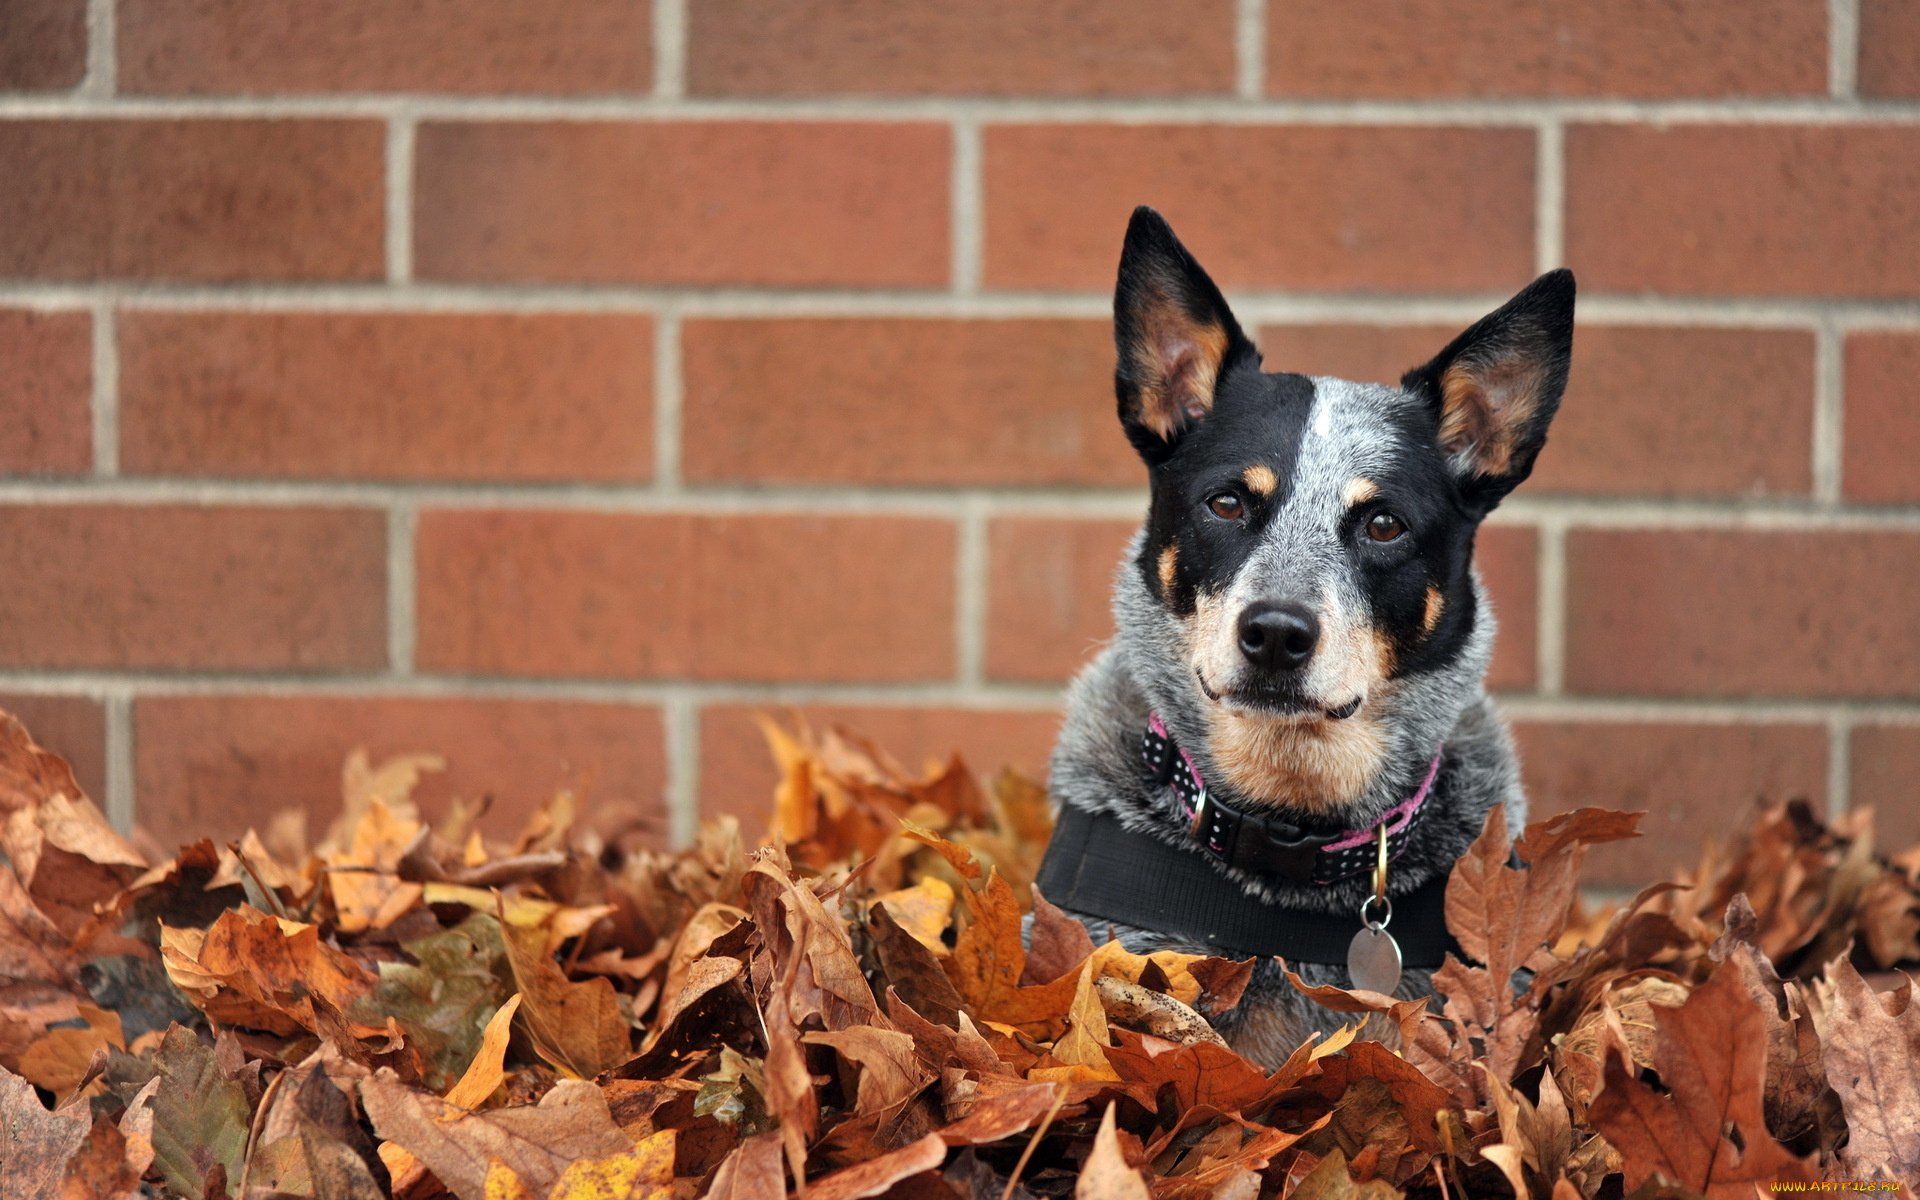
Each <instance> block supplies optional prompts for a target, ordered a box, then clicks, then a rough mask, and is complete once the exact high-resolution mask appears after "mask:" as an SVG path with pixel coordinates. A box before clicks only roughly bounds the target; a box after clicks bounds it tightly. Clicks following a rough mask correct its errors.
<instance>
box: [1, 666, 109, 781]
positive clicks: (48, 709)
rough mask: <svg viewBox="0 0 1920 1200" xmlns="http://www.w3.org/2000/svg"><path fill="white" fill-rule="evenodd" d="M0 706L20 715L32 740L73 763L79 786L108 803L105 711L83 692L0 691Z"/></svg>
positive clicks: (74, 776)
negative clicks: (78, 694) (83, 694)
mask: <svg viewBox="0 0 1920 1200" xmlns="http://www.w3.org/2000/svg"><path fill="white" fill-rule="evenodd" d="M0 709H5V710H6V711H8V712H10V713H12V714H13V715H14V716H16V717H19V718H20V723H21V724H23V725H25V726H26V727H27V732H29V733H31V734H32V735H33V740H34V741H36V742H39V743H40V744H41V745H42V746H45V747H46V748H47V749H49V750H51V751H53V752H54V753H55V754H58V755H59V756H60V757H61V758H64V759H66V760H67V762H68V763H70V764H71V765H72V766H73V778H74V780H75V782H77V783H79V785H80V790H81V791H83V792H85V793H86V794H87V795H88V796H90V797H91V798H92V799H93V802H94V803H95V804H98V805H99V806H100V807H101V808H103V809H104V808H105V807H106V803H107V712H106V709H105V708H104V707H102V706H101V704H100V702H99V701H98V700H92V699H88V698H87V697H85V696H46V695H31V694H27V693H24V692H7V693H4V694H0Z"/></svg>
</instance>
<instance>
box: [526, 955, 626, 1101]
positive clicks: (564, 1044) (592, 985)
mask: <svg viewBox="0 0 1920 1200" xmlns="http://www.w3.org/2000/svg"><path fill="white" fill-rule="evenodd" d="M501 932H502V933H503V935H504V937H505V941H506V947H507V962H508V964H509V965H510V966H512V968H513V978H514V985H515V986H516V987H518V988H519V989H520V995H521V998H522V999H521V1005H520V1023H521V1027H522V1028H524V1029H525V1030H526V1031H527V1036H528V1037H529V1038H531V1039H532V1041H533V1048H534V1050H535V1051H536V1052H537V1053H538V1054H539V1055H540V1057H541V1058H544V1059H546V1060H547V1061H548V1062H549V1063H551V1064H553V1066H554V1067H556V1068H557V1069H559V1070H561V1071H564V1072H566V1073H567V1074H568V1075H570V1076H571V1077H573V1078H575V1079H592V1078H593V1077H594V1076H596V1075H598V1074H600V1073H601V1072H602V1071H610V1070H612V1069H613V1068H615V1067H617V1066H619V1065H620V1064H621V1063H623V1062H626V1061H627V1060H628V1059H629V1058H632V1057H633V1037H632V1033H633V1030H632V1026H631V1025H629V1024H628V1022H627V1018H626V1016H625V1015H624V1014H623V1013H621V1011H620V1001H619V999H618V998H617V996H616V994H615V992H614V990H613V984H611V983H610V982H608V981H607V980H606V979H604V978H600V977H595V978H593V979H588V980H585V981H584V982H581V983H573V982H571V981H569V980H568V979H567V977H566V974H565V973H564V972H562V971H561V970H560V966H559V964H558V963H556V962H554V961H553V959H552V958H551V957H549V956H548V954H547V938H546V934H545V932H544V931H542V930H540V929H538V928H532V929H529V928H526V927H515V926H512V925H507V924H505V923H504V922H503V923H502V927H501Z"/></svg>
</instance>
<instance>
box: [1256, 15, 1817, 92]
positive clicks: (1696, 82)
mask: <svg viewBox="0 0 1920 1200" xmlns="http://www.w3.org/2000/svg"><path fill="white" fill-rule="evenodd" d="M1826 24H1827V8H1826V5H1825V4H1824V3H1822V0H1689V2H1688V3H1684V4H1674V3H1671V2H1670V0H1571V2H1562V3H1557V4H1541V3H1538V2H1537V0H1473V2H1471V3H1468V2H1464V0H1388V2H1387V3H1383V4H1371V5H1368V6H1367V7H1366V9H1365V10H1364V15H1362V13H1361V12H1359V11H1356V10H1355V8H1354V6H1353V5H1351V4H1347V3H1342V2H1341V0H1272V3H1270V4H1269V5H1268V7H1267V91H1268V92H1269V93H1270V94H1272V95H1275V96H1347V97H1369V96H1377V97H1390V98H1393V99H1424V98H1428V97H1444V96H1459V97H1467V96H1642V97H1648V98H1654V97H1669V96H1706V97H1712V96H1776V95H1805V94H1809V93H1815V94H1823V93H1824V92H1825V91H1826V86H1827V44H1826V33H1827V30H1826Z"/></svg>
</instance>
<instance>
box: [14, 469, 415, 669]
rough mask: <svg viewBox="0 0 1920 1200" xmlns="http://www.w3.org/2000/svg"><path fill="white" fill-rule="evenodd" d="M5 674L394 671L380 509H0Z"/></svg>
mask: <svg viewBox="0 0 1920 1200" xmlns="http://www.w3.org/2000/svg"><path fill="white" fill-rule="evenodd" d="M0 562H6V563H11V564H13V566H14V570H13V571H12V572H10V575H9V578H8V582H7V586H6V587H4V588H0V663H4V664H5V665H7V666H20V667H100V668H109V669H118V668H155V667H176V668H191V669H194V670H202V671H219V670H240V671H244V670H269V669H281V670H286V669H298V670H329V669H347V668H367V667H378V666H382V665H384V664H385V662H386V647H387V635H386V520H385V518H384V517H383V516H382V515H381V514H379V513H377V512H368V511H359V510H344V509H303V508H198V507H186V506H172V505H157V506H152V507H139V508H136V507H126V506H120V505H106V504H100V505H52V504H48V505H8V506H3V507H0Z"/></svg>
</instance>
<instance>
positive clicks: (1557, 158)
mask: <svg viewBox="0 0 1920 1200" xmlns="http://www.w3.org/2000/svg"><path fill="white" fill-rule="evenodd" d="M1533 192H1534V197H1533V254H1534V270H1535V271H1536V272H1546V271H1551V270H1553V269H1554V268H1555V267H1558V266H1561V265H1562V264H1563V263H1564V262H1565V261H1566V233H1565V230H1566V196H1567V133H1566V126H1564V125H1562V124H1561V123H1560V122H1558V121H1551V120H1550V121H1542V122H1541V123H1540V129H1539V135H1538V137H1537V138H1536V139H1535V142H1534V163H1533Z"/></svg>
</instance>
